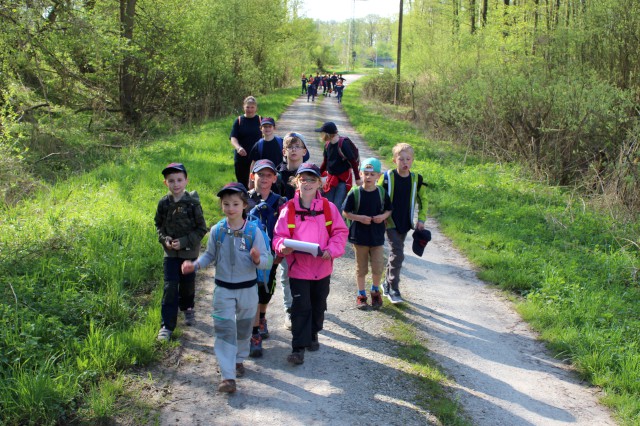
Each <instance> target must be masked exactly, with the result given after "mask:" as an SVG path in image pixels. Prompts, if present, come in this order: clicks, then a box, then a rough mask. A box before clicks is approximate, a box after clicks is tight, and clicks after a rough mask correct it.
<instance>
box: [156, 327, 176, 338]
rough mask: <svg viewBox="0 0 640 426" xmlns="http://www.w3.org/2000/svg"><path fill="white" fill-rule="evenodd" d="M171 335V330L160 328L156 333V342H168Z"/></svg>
mask: <svg viewBox="0 0 640 426" xmlns="http://www.w3.org/2000/svg"><path fill="white" fill-rule="evenodd" d="M171 333H173V332H172V331H171V330H169V329H168V328H166V327H162V328H161V329H160V331H158V337H157V339H158V341H160V342H168V341H169V340H171Z"/></svg>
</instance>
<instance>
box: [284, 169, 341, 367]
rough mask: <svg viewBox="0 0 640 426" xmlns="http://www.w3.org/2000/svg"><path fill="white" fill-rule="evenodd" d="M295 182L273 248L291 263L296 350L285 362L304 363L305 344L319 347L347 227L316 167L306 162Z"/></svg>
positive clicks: (293, 331) (290, 275)
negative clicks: (304, 245)
mask: <svg viewBox="0 0 640 426" xmlns="http://www.w3.org/2000/svg"><path fill="white" fill-rule="evenodd" d="M295 183H296V187H297V190H296V193H295V195H294V197H293V200H291V201H289V202H287V204H285V206H284V207H283V209H282V211H281V212H280V216H279V217H278V221H277V222H276V227H275V230H274V232H273V248H274V250H275V251H276V254H278V255H281V256H285V258H286V262H287V265H288V266H289V284H290V287H291V295H292V299H293V302H292V305H291V333H292V340H291V346H292V352H291V354H289V356H288V357H287V361H289V362H290V363H292V364H296V365H299V364H302V363H304V352H305V348H309V350H310V351H317V350H318V349H319V348H320V344H319V343H318V332H319V331H320V330H322V328H323V323H324V311H326V310H327V297H328V296H329V282H330V279H331V272H332V271H333V259H335V258H337V257H340V256H342V255H343V254H344V248H345V245H346V243H347V235H348V233H349V230H348V229H347V226H346V225H345V223H344V220H343V219H342V216H341V215H340V212H339V211H338V209H337V207H336V206H335V205H334V204H333V203H331V202H329V201H328V200H327V199H326V198H324V197H322V196H321V195H320V187H321V185H322V184H321V182H320V169H319V168H318V166H316V165H315V164H313V163H302V164H301V165H300V167H299V168H298V172H297V175H296V178H295ZM285 239H294V240H299V241H305V242H310V243H317V244H318V245H319V247H320V251H321V252H322V254H321V255H320V253H319V254H318V256H317V257H315V256H313V255H311V254H308V253H300V252H294V251H293V249H292V248H290V247H286V246H285V244H284V240H285Z"/></svg>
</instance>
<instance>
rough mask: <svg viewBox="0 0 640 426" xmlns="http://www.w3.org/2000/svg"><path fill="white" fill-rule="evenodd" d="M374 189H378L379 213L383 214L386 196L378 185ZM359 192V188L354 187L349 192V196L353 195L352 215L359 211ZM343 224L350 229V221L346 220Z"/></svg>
mask: <svg viewBox="0 0 640 426" xmlns="http://www.w3.org/2000/svg"><path fill="white" fill-rule="evenodd" d="M376 188H377V189H378V195H380V213H384V196H385V195H386V191H385V190H384V188H383V187H382V186H380V185H376ZM360 190H361V187H359V186H354V187H352V188H351V190H350V191H349V194H351V193H353V213H354V214H358V210H360ZM348 196H349V195H348V194H347V197H348ZM345 222H346V223H347V226H349V227H350V226H351V222H352V220H350V219H347V220H345Z"/></svg>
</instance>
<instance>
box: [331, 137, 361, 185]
mask: <svg viewBox="0 0 640 426" xmlns="http://www.w3.org/2000/svg"><path fill="white" fill-rule="evenodd" d="M345 142H346V143H347V146H348V147H349V149H350V150H351V153H353V159H352V160H348V159H347V156H346V155H344V152H343V151H342V146H343V145H344V144H345ZM330 143H331V142H330V141H327V142H326V143H325V144H324V149H325V151H326V150H327V147H328V146H329V144H330ZM338 154H339V155H340V157H342V161H349V163H350V164H351V167H352V168H353V170H354V171H357V170H358V169H359V168H360V151H359V150H358V147H357V146H356V144H354V143H353V141H352V140H351V139H349V138H347V137H343V136H340V138H339V139H338ZM356 176H357V173H356Z"/></svg>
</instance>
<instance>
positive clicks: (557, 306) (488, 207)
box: [343, 82, 640, 425]
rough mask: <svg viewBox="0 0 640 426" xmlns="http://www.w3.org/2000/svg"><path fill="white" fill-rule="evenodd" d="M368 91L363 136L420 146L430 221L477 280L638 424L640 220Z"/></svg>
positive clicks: (360, 118)
mask: <svg viewBox="0 0 640 426" xmlns="http://www.w3.org/2000/svg"><path fill="white" fill-rule="evenodd" d="M362 85H363V83H362V82H356V83H355V84H353V85H351V86H350V89H349V94H348V95H345V97H344V100H343V106H344V108H345V110H346V111H347V113H348V115H349V118H350V120H351V122H352V123H353V124H354V126H355V127H356V129H357V130H358V131H359V132H360V133H361V134H362V135H363V136H364V137H365V139H367V141H368V142H369V143H370V145H372V146H373V147H374V148H376V149H378V150H379V152H380V153H381V156H383V157H384V158H386V159H387V160H390V159H391V158H390V157H391V147H392V146H393V145H394V144H395V143H397V142H400V141H402V142H408V143H410V144H412V145H413V146H414V148H415V149H416V155H415V158H416V162H415V163H414V169H416V170H417V171H418V172H420V173H421V174H423V176H425V180H426V182H428V184H429V204H430V207H429V208H430V215H432V216H435V217H436V218H437V219H438V221H439V222H440V224H441V226H442V229H443V231H444V232H445V233H446V235H447V236H449V237H450V238H451V239H452V240H453V241H454V243H455V244H456V246H457V247H459V248H460V249H461V250H462V251H463V252H464V253H465V254H466V255H467V256H468V257H469V258H470V259H471V260H472V261H473V262H474V263H475V264H476V265H478V266H479V267H480V269H481V272H480V273H479V275H480V278H482V279H484V280H487V281H490V282H493V283H495V284H497V285H499V286H500V287H501V288H503V289H506V290H509V291H512V292H513V293H514V294H515V295H516V296H517V297H518V299H517V300H518V303H517V309H518V310H519V312H520V313H521V314H522V316H523V317H524V318H525V319H526V320H527V321H528V322H530V323H531V324H532V325H533V326H534V327H535V328H536V329H537V330H538V331H539V332H540V334H541V337H542V339H544V340H545V341H546V342H547V343H548V346H549V347H550V348H551V349H552V350H553V351H554V352H555V353H556V354H557V356H559V357H562V358H564V359H567V360H570V361H571V362H572V363H573V364H574V365H575V366H576V367H577V369H578V371H579V372H580V374H581V375H582V377H583V378H584V379H586V380H588V381H590V382H591V383H593V384H594V385H597V386H600V387H601V388H602V389H603V391H604V397H603V399H602V401H603V402H604V403H605V404H607V405H608V406H610V407H611V408H612V409H613V410H614V412H615V414H616V416H617V417H618V419H619V420H620V422H621V423H622V424H629V425H632V424H638V423H637V421H638V420H637V419H638V418H640V309H638V306H640V303H639V302H640V274H639V271H640V256H639V254H640V250H639V248H640V246H639V245H638V240H639V236H640V224H639V223H637V222H621V221H616V220H615V218H612V217H611V216H610V215H607V214H605V213H602V212H599V211H598V210H597V209H596V208H592V207H590V205H589V203H588V200H582V199H581V198H580V197H579V196H577V195H576V194H574V193H573V192H571V191H569V190H568V189H566V188H557V187H550V186H548V185H545V184H544V183H541V182H537V181H535V180H533V179H530V178H529V177H528V174H527V172H526V170H523V169H521V168H519V167H518V166H517V165H514V164H496V163H493V162H491V161H488V160H484V159H481V158H477V157H473V156H470V155H467V153H466V152H464V149H463V148H459V147H457V146H456V145H455V144H452V143H450V142H446V141H439V140H437V141H436V140H431V139H429V138H428V137H427V136H426V135H425V134H424V132H422V131H420V130H418V129H416V128H415V127H413V126H412V125H411V124H409V123H408V122H406V121H404V120H401V119H397V118H398V117H400V118H402V117H404V116H405V112H406V111H402V110H400V109H395V108H393V107H389V106H384V105H377V104H373V103H368V102H363V101H362V100H361V99H360V92H361V90H362ZM394 118H395V119H394Z"/></svg>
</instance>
